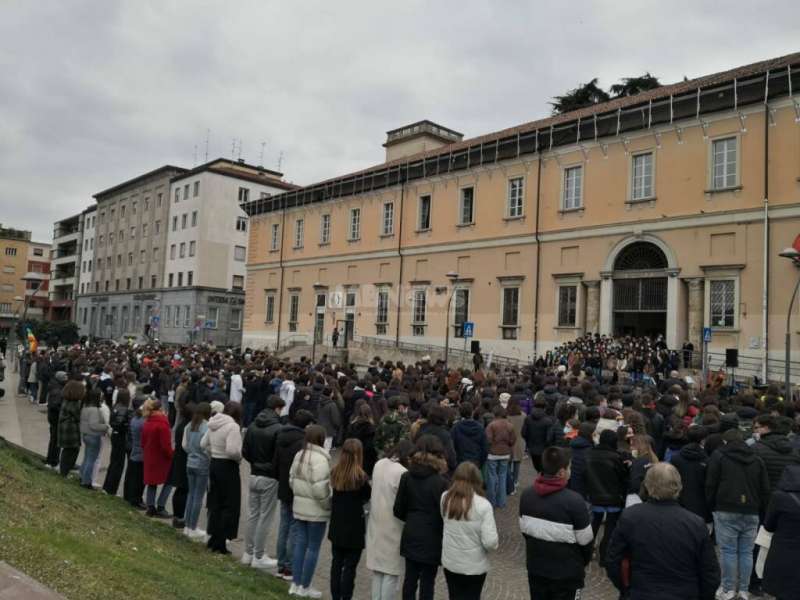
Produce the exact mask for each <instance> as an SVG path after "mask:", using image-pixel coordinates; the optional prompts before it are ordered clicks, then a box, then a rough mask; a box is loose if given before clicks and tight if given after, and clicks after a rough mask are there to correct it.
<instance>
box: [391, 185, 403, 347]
mask: <svg viewBox="0 0 800 600" xmlns="http://www.w3.org/2000/svg"><path fill="white" fill-rule="evenodd" d="M398 179H399V180H400V224H399V225H398V231H397V256H398V258H399V260H400V266H399V268H398V274H397V318H396V320H395V334H394V346H395V348H399V347H400V311H401V310H402V308H403V202H404V200H405V191H406V183H405V180H404V179H403V178H402V176H400V175H399V174H398Z"/></svg>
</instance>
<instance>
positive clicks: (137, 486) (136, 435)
mask: <svg viewBox="0 0 800 600" xmlns="http://www.w3.org/2000/svg"><path fill="white" fill-rule="evenodd" d="M126 391H127V390H126ZM131 402H132V407H133V418H132V419H131V425H130V427H129V428H128V466H127V468H126V469H125V483H124V484H123V486H124V493H123V497H124V498H125V500H126V501H127V502H128V503H129V504H130V505H131V506H133V507H134V508H138V509H142V510H144V509H146V508H147V506H145V504H144V502H142V494H143V493H144V462H143V461H144V452H143V450H142V428H143V427H144V421H145V419H144V416H143V415H142V404H143V401H142V398H141V397H135V398H134V399H133V400H132V401H131Z"/></svg>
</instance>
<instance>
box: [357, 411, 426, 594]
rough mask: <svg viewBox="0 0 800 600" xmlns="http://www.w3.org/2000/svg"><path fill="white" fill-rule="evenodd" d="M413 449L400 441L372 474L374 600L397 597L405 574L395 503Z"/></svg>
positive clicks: (369, 546) (369, 543)
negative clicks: (400, 581)
mask: <svg viewBox="0 0 800 600" xmlns="http://www.w3.org/2000/svg"><path fill="white" fill-rule="evenodd" d="M390 400H391V399H390ZM390 410H391V407H390ZM413 450H414V445H413V444H412V443H411V442H410V441H408V440H407V439H404V440H400V441H399V442H398V443H397V444H396V445H395V446H394V447H393V448H391V449H390V450H389V451H388V452H387V453H386V454H387V456H386V457H384V458H382V459H381V460H379V461H378V462H377V464H376V465H375V470H374V471H373V472H372V494H371V496H370V503H369V520H368V522H367V540H366V547H367V568H368V569H369V570H370V571H372V600H394V599H395V597H396V595H397V590H398V582H399V580H400V574H401V573H402V571H403V560H402V558H401V556H400V540H401V537H402V535H403V522H402V521H400V520H399V519H398V518H397V517H395V516H394V503H395V499H396V498H397V490H398V488H399V487H400V479H401V478H402V476H403V473H405V472H406V471H407V470H408V461H409V456H410V455H411V453H412V452H413Z"/></svg>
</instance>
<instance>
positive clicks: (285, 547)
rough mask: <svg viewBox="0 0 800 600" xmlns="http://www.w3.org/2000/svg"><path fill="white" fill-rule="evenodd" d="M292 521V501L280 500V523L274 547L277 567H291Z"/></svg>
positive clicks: (292, 545)
mask: <svg viewBox="0 0 800 600" xmlns="http://www.w3.org/2000/svg"><path fill="white" fill-rule="evenodd" d="M294 523H295V521H294V514H293V513H292V503H291V502H283V501H281V524H280V526H279V527H278V544H277V547H276V548H275V555H276V556H277V557H278V568H279V569H291V568H292V558H293V555H292V550H293V549H294V543H293V542H294V539H293V536H292V529H293V528H294Z"/></svg>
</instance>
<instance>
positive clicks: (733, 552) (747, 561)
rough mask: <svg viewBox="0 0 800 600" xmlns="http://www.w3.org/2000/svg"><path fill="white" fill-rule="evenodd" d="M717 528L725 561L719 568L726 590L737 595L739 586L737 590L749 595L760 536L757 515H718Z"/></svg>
mask: <svg viewBox="0 0 800 600" xmlns="http://www.w3.org/2000/svg"><path fill="white" fill-rule="evenodd" d="M714 529H715V530H716V536H717V543H718V544H719V552H720V557H721V558H722V560H721V561H720V562H721V563H722V564H721V565H720V566H721V567H722V589H723V591H725V592H735V591H736V590H737V587H738V591H740V592H746V591H747V589H748V587H749V586H750V573H751V572H752V570H753V546H754V545H755V541H756V534H757V533H758V515H743V514H739V513H731V512H715V513H714ZM737 575H738V577H737ZM737 582H738V586H737Z"/></svg>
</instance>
